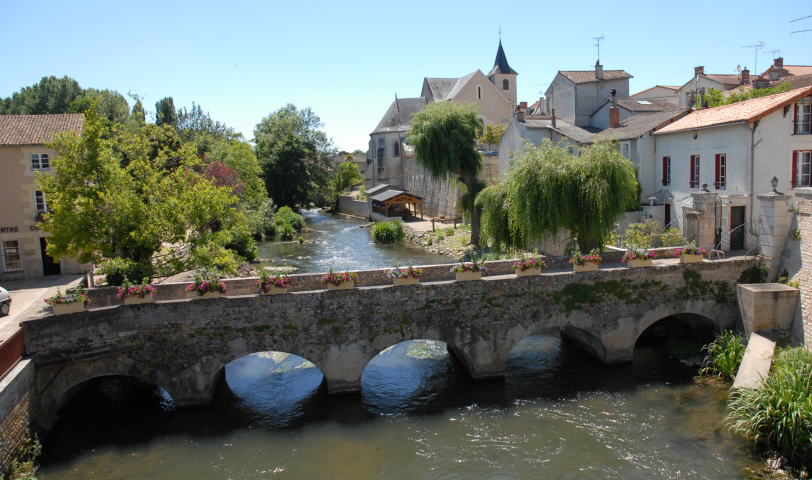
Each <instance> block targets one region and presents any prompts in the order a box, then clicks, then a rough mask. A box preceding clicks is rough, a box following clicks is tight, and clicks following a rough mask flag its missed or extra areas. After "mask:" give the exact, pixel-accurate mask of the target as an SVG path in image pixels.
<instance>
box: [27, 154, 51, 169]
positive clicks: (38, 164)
mask: <svg viewBox="0 0 812 480" xmlns="http://www.w3.org/2000/svg"><path fill="white" fill-rule="evenodd" d="M50 168H51V159H50V158H48V154H47V153H32V154H31V170H48V169H50Z"/></svg>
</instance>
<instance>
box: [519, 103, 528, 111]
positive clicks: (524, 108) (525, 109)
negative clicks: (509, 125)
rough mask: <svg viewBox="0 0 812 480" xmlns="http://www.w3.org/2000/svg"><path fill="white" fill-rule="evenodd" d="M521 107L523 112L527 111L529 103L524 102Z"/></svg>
mask: <svg viewBox="0 0 812 480" xmlns="http://www.w3.org/2000/svg"><path fill="white" fill-rule="evenodd" d="M520 105H521V109H522V110H524V111H527V102H522V103H521V104H520Z"/></svg>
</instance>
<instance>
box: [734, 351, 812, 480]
mask: <svg viewBox="0 0 812 480" xmlns="http://www.w3.org/2000/svg"><path fill="white" fill-rule="evenodd" d="M728 407H729V408H730V413H729V414H728V416H727V417H726V418H725V421H726V423H728V425H729V428H730V430H731V431H733V432H734V433H736V434H737V435H739V436H741V437H743V438H746V439H749V440H752V441H753V443H754V445H755V446H756V447H763V448H765V449H768V450H773V449H776V450H778V451H780V452H781V453H782V454H783V455H784V456H786V457H787V458H789V460H790V462H792V463H793V464H796V465H800V466H802V467H809V466H812V353H810V352H809V351H807V350H806V349H804V348H788V349H783V350H781V351H780V352H779V353H778V354H777V355H776V356H775V359H774V364H773V369H772V371H771V372H770V375H769V376H768V377H767V379H766V380H765V381H764V382H763V384H762V386H761V388H759V389H758V390H754V389H752V388H739V389H737V390H736V391H735V392H734V395H733V397H732V400H731V401H730V403H729V404H728Z"/></svg>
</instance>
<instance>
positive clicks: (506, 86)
mask: <svg viewBox="0 0 812 480" xmlns="http://www.w3.org/2000/svg"><path fill="white" fill-rule="evenodd" d="M502 90H510V82H508V80H507V78H506V79H504V80H502Z"/></svg>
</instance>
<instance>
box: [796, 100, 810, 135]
mask: <svg viewBox="0 0 812 480" xmlns="http://www.w3.org/2000/svg"><path fill="white" fill-rule="evenodd" d="M810 126H812V105H810V104H804V103H796V104H795V135H809V134H810V133H812V130H811V129H810Z"/></svg>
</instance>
